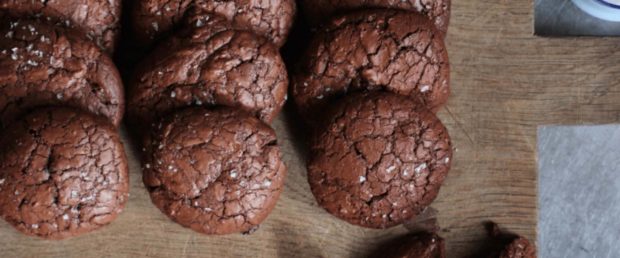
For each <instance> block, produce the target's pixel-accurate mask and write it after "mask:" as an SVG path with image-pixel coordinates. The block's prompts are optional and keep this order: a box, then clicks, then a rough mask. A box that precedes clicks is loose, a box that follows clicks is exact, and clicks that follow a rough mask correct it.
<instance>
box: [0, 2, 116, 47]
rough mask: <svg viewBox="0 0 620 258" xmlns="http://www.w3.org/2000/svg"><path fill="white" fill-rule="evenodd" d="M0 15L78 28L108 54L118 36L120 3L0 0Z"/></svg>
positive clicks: (114, 45)
mask: <svg viewBox="0 0 620 258" xmlns="http://www.w3.org/2000/svg"><path fill="white" fill-rule="evenodd" d="M0 12H4V13H5V14H6V15H9V16H12V17H21V18H26V17H42V18H44V19H47V20H49V21H51V22H54V23H58V24H61V25H63V26H67V27H75V28H79V29H80V30H81V31H83V32H84V33H86V35H88V37H89V38H90V39H92V40H93V41H94V42H96V43H97V45H98V46H99V47H101V48H102V49H104V50H105V51H106V52H108V53H113V52H114V49H115V48H116V45H117V42H118V39H119V36H120V20H121V1H120V0H46V1H23V0H0ZM3 35H4V34H3Z"/></svg>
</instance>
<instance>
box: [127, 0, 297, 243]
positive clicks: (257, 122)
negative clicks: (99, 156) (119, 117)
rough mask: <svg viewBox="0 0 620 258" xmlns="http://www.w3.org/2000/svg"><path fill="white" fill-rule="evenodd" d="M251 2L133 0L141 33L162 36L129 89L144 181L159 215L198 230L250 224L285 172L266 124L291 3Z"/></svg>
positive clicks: (281, 75)
mask: <svg viewBox="0 0 620 258" xmlns="http://www.w3.org/2000/svg"><path fill="white" fill-rule="evenodd" d="M250 2H251V3H247V1H181V0H176V1H152V0H141V1H136V2H135V3H134V7H133V8H134V10H133V13H134V15H133V16H134V17H136V21H134V23H133V26H134V28H135V29H136V30H135V31H136V35H137V36H138V38H139V39H140V41H142V42H144V44H145V46H147V45H148V44H150V43H152V42H153V41H155V40H158V39H159V42H158V43H157V44H156V46H155V47H154V50H153V51H152V52H151V53H150V54H149V55H148V56H147V57H146V58H145V59H144V60H143V61H142V62H141V64H139V65H138V67H137V69H136V71H135V73H134V74H133V76H132V78H131V82H130V84H131V86H130V88H129V91H128V95H129V96H128V117H129V119H128V120H129V124H130V125H131V127H132V129H133V130H134V131H135V132H136V134H140V135H144V140H143V157H142V164H143V178H144V184H145V185H146V188H147V189H148V191H149V193H150V195H151V199H152V201H153V203H154V204H155V205H156V206H157V207H158V208H159V209H160V210H161V211H162V212H163V213H164V214H166V215H167V216H168V217H169V218H170V219H172V220H173V221H175V222H177V223H179V224H181V225H183V226H185V227H189V228H191V229H193V230H195V231H197V232H201V233H204V234H230V233H248V232H252V231H254V230H256V229H257V228H258V226H259V224H260V223H261V222H262V221H263V220H264V219H265V218H266V217H267V216H268V215H269V213H270V212H271V210H272V209H273V208H274V206H275V204H276V201H277V199H278V197H279V195H280V193H281V192H282V189H283V185H284V179H285V176H286V172H287V170H286V166H285V165H284V163H283V162H282V159H281V153H280V148H279V146H278V144H277V140H276V135H275V132H274V130H273V129H272V128H271V127H270V126H269V123H271V121H272V120H273V119H274V118H275V117H276V116H277V115H278V113H279V112H280V110H281V109H282V106H283V105H284V102H285V99H286V94H287V88H288V76H287V72H286V67H285V65H284V62H283V60H282V58H281V57H280V54H279V47H280V46H281V45H282V44H283V42H284V41H285V40H286V36H287V35H288V31H289V29H290V27H291V23H292V20H293V15H294V11H295V3H294V1H293V0H282V1H250ZM174 28H177V29H174ZM171 30H172V31H171Z"/></svg>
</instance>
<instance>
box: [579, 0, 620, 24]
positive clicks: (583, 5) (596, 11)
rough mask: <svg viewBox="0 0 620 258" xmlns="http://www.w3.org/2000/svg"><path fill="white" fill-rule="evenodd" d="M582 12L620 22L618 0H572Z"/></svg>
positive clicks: (619, 1)
mask: <svg viewBox="0 0 620 258" xmlns="http://www.w3.org/2000/svg"><path fill="white" fill-rule="evenodd" d="M572 1H573V3H574V4H575V5H576V6H577V7H579V9H581V10H583V11H584V12H586V13H588V14H590V15H592V16H594V17H596V18H599V19H603V20H607V21H612V22H620V0H572Z"/></svg>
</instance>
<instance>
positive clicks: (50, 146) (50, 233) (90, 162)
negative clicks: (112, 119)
mask: <svg viewBox="0 0 620 258" xmlns="http://www.w3.org/2000/svg"><path fill="white" fill-rule="evenodd" d="M3 132H4V134H3V136H2V139H1V140H0V216H2V218H4V219H5V220H6V221H7V222H8V223H9V224H11V225H12V226H14V227H15V228H16V229H17V230H19V231H21V232H23V233H25V234H27V235H32V236H38V237H42V238H46V239H63V238H68V237H72V236H77V235H81V234H84V233H87V232H90V231H93V230H96V229H98V228H101V227H103V226H105V225H107V224H109V223H111V222H112V221H113V220H114V219H115V218H116V217H117V216H118V214H119V213H120V212H121V211H122V210H123V207H124V206H125V203H126V201H127V197H128V189H129V177H128V174H127V169H128V168H127V158H126V156H125V151H124V149H123V144H122V143H121V141H120V137H119V135H118V134H117V132H116V129H115V127H114V126H112V124H110V123H109V122H108V121H106V119H105V118H100V117H94V116H92V115H90V114H88V113H84V112H80V111H76V110H73V109H66V108H44V109H40V110H37V111H35V112H33V113H31V114H29V115H26V116H25V117H24V118H23V119H21V120H19V121H18V122H17V123H14V124H13V125H12V126H11V127H10V128H8V129H7V130H5V131H3Z"/></svg>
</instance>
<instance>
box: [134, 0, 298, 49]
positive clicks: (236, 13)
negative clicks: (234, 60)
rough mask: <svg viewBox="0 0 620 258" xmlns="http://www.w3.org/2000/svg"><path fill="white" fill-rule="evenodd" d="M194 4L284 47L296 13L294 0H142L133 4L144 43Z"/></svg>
mask: <svg viewBox="0 0 620 258" xmlns="http://www.w3.org/2000/svg"><path fill="white" fill-rule="evenodd" d="M191 7H196V8H202V9H203V10H205V11H206V12H209V13H212V14H214V15H220V16H223V17H226V19H227V20H228V22H229V23H230V24H232V25H234V26H236V27H241V28H244V29H247V30H249V31H253V32H255V33H257V34H259V35H263V36H265V37H267V38H268V39H270V40H271V41H272V42H273V43H274V44H275V45H277V46H278V47H281V46H282V45H284V43H285V42H286V38H287V36H288V33H289V30H290V29H291V26H292V25H293V18H294V16H295V9H296V6H295V1H294V0H272V1H263V0H223V1H222V0H172V1H170V0H165V1H162V0H139V1H135V3H134V8H133V13H132V17H133V28H134V31H135V34H136V39H137V40H138V41H139V42H141V44H142V45H146V44H150V43H152V42H153V41H154V40H155V39H157V38H160V37H161V36H163V35H165V34H166V33H168V32H170V31H171V30H172V29H173V28H174V27H175V26H176V25H178V23H179V22H180V21H181V20H182V18H183V16H184V15H185V14H186V11H187V10H188V9H190V8H191Z"/></svg>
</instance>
